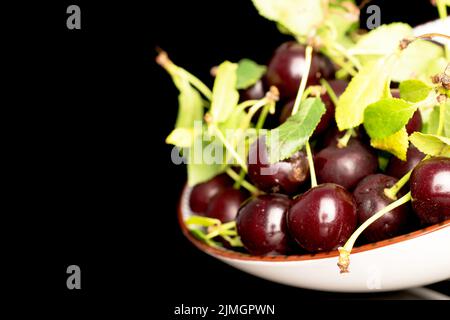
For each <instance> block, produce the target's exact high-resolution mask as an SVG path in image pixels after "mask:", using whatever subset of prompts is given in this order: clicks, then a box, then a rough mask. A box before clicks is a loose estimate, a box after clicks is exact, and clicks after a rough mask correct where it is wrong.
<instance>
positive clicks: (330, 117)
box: [280, 80, 348, 137]
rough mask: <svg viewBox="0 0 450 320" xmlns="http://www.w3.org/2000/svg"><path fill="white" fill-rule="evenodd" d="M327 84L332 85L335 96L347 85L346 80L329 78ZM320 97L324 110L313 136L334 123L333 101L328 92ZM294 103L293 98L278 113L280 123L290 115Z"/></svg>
mask: <svg viewBox="0 0 450 320" xmlns="http://www.w3.org/2000/svg"><path fill="white" fill-rule="evenodd" d="M329 84H330V86H331V87H332V89H333V91H334V93H335V94H336V96H338V97H339V96H340V95H341V94H342V93H343V92H344V90H345V88H346V87H347V85H348V82H346V81H343V80H330V81H329ZM320 98H321V99H322V102H323V103H324V105H325V108H326V112H325V114H324V115H323V116H322V118H320V122H319V124H318V125H317V127H316V129H315V130H314V132H313V134H312V136H313V137H315V136H317V135H319V134H321V133H323V132H324V131H325V130H326V129H328V128H329V127H330V126H331V125H332V124H333V123H334V111H335V105H334V103H333V102H332V101H331V98H330V96H329V95H328V93H325V94H323V95H321V96H320ZM294 103H295V99H293V100H291V101H289V102H288V103H286V104H285V105H284V107H283V109H282V111H281V115H280V123H283V122H285V121H286V120H287V119H288V118H289V117H290V116H291V113H292V109H293V107H294Z"/></svg>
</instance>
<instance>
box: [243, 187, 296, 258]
mask: <svg viewBox="0 0 450 320" xmlns="http://www.w3.org/2000/svg"><path fill="white" fill-rule="evenodd" d="M290 203H291V200H290V199H289V198H288V197H287V196H285V195H281V194H265V195H260V196H258V197H256V198H253V199H251V200H249V201H248V202H246V203H244V205H243V206H242V207H241V208H240V209H239V212H238V215H237V218H236V226H237V231H238V234H239V236H240V238H241V241H242V243H243V245H244V247H245V248H246V249H247V250H248V251H249V252H250V253H251V254H254V255H266V254H273V255H274V254H286V253H288V252H290V251H291V240H290V238H289V235H288V233H287V226H286V213H287V210H288V208H289V205H290Z"/></svg>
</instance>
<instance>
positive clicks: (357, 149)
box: [314, 138, 378, 190]
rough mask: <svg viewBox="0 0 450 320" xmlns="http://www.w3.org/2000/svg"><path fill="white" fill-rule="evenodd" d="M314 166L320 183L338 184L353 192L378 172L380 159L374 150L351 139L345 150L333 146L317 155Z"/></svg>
mask: <svg viewBox="0 0 450 320" xmlns="http://www.w3.org/2000/svg"><path fill="white" fill-rule="evenodd" d="M314 164H315V169H316V172H317V178H318V181H319V182H320V183H327V182H330V183H336V184H339V185H341V186H343V187H344V188H346V189H348V190H351V189H353V188H354V187H356V185H357V184H358V182H359V181H361V179H363V178H364V177H366V176H368V175H369V174H372V173H375V172H376V171H377V168H378V158H377V156H376V154H375V153H374V152H373V150H371V149H369V148H368V147H367V146H365V145H364V144H363V143H361V142H360V141H359V140H357V139H354V138H351V139H350V140H349V142H348V144H347V146H346V147H344V148H339V147H337V146H336V145H334V144H331V145H330V146H328V147H326V148H325V149H323V150H321V151H320V152H319V153H317V154H316V155H315V157H314Z"/></svg>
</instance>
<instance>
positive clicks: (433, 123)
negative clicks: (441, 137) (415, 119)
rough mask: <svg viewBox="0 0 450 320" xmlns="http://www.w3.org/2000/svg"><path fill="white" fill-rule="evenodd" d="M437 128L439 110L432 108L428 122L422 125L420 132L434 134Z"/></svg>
mask: <svg viewBox="0 0 450 320" xmlns="http://www.w3.org/2000/svg"><path fill="white" fill-rule="evenodd" d="M438 127H439V108H433V111H431V113H430V115H429V117H428V121H426V122H424V123H423V127H422V132H423V133H430V134H435V133H436V132H437V130H438Z"/></svg>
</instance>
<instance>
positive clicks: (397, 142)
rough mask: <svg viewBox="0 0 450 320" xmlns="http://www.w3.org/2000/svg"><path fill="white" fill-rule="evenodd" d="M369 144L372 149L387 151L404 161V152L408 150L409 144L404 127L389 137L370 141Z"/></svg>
mask: <svg viewBox="0 0 450 320" xmlns="http://www.w3.org/2000/svg"><path fill="white" fill-rule="evenodd" d="M370 144H371V146H372V147H374V148H377V149H380V150H384V151H388V152H390V153H392V154H393V155H394V156H396V157H397V158H399V159H400V160H403V161H406V152H407V150H408V146H409V142H408V133H407V132H406V128H405V127H403V128H402V129H401V130H399V131H398V132H396V133H394V134H393V135H390V136H389V137H386V138H381V139H371V140H370Z"/></svg>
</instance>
